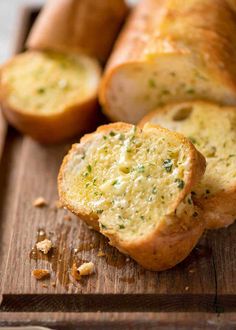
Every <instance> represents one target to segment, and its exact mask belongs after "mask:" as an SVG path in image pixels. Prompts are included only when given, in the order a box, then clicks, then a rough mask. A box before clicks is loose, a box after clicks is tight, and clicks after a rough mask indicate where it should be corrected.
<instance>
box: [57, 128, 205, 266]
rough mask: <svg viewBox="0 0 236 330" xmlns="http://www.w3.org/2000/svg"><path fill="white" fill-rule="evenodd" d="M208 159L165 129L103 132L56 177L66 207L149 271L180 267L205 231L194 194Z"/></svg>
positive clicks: (79, 147) (75, 151)
mask: <svg viewBox="0 0 236 330" xmlns="http://www.w3.org/2000/svg"><path fill="white" fill-rule="evenodd" d="M204 171H205V159H204V158H203V156H202V155H201V154H200V153H199V152H198V151H197V150H196V149H195V148H194V146H193V145H192V144H191V143H190V142H189V141H188V140H187V139H186V138H184V137H183V136H182V135H180V134H176V133H174V132H170V131H168V130H166V129H163V128H161V127H159V126H154V125H147V126H145V127H144V128H143V130H141V129H140V128H136V127H134V126H132V125H129V124H125V123H116V124H110V125H106V126H101V127H99V128H98V129H97V131H96V132H94V133H93V134H89V135H86V136H84V137H83V138H82V139H81V141H80V143H79V144H75V145H74V146H73V147H72V149H71V151H70V152H69V154H68V155H67V156H66V157H65V159H64V161H63V164H62V166H61V169H60V173H59V177H58V188H59V195H60V199H61V201H62V203H63V205H64V206H65V207H66V208H68V209H69V210H70V211H72V212H73V213H75V214H76V215H78V216H79V217H80V218H81V219H83V220H84V221H85V222H86V223H87V224H88V225H90V226H92V227H93V228H94V229H96V230H99V231H100V232H101V233H102V234H103V235H105V236H107V237H108V238H109V240H110V244H111V245H113V246H114V247H116V248H117V249H119V250H120V251H121V252H123V253H125V254H128V255H130V256H131V257H132V258H134V259H135V260H136V261H137V262H138V263H139V264H141V265H142V266H143V267H145V268H147V269H150V270H156V271H161V270H165V269H168V268H171V267H173V266H175V265H176V264H177V263H179V262H181V261H182V260H183V259H184V258H185V257H186V256H187V255H188V254H189V253H190V251H191V250H192V249H193V247H194V246H195V245H196V243H197V242H198V240H199V238H200V236H201V235H202V233H203V230H204V228H205V224H204V222H203V221H202V219H201V213H200V212H199V210H198V208H197V207H196V206H195V205H194V204H193V202H192V199H191V195H190V192H191V190H192V187H193V186H194V185H195V184H196V183H197V182H199V180H201V178H202V176H203V173H204Z"/></svg>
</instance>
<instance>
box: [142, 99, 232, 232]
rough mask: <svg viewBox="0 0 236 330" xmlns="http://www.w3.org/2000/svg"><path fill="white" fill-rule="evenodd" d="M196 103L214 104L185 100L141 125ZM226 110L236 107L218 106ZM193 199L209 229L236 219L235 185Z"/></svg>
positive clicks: (167, 107)
mask: <svg viewBox="0 0 236 330" xmlns="http://www.w3.org/2000/svg"><path fill="white" fill-rule="evenodd" d="M195 104H196V105H201V106H202V107H205V108H207V107H208V106H212V105H213V103H210V102H206V101H196V102H183V103H176V104H172V105H167V106H165V107H162V108H159V109H157V110H154V111H152V112H150V113H149V114H147V115H146V116H145V117H144V118H143V119H142V120H141V121H140V123H139V127H141V128H142V127H143V126H144V125H146V124H147V123H148V122H151V120H152V118H154V117H156V115H157V114H158V116H160V117H161V114H162V113H166V112H168V109H172V108H175V107H176V106H181V107H185V108H188V107H193V106H194V105H195ZM226 110H227V111H232V112H235V111H236V109H235V108H234V107H218V111H222V112H225V111H226ZM219 120H220V114H219ZM193 200H194V202H195V204H196V205H198V207H199V208H200V209H201V210H202V216H203V218H204V221H205V223H206V228H207V229H220V228H223V227H228V226H230V225H231V224H233V223H234V222H235V220H236V187H234V186H232V187H230V188H228V189H224V190H220V191H218V192H217V193H215V194H214V195H210V196H205V197H204V196H203V197H202V198H201V197H199V198H196V197H195V196H193Z"/></svg>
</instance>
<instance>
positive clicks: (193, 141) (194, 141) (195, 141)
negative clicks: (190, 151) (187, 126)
mask: <svg viewBox="0 0 236 330" xmlns="http://www.w3.org/2000/svg"><path fill="white" fill-rule="evenodd" d="M188 139H189V140H190V142H192V143H193V144H196V143H197V140H196V139H195V138H194V137H192V136H189V138H188Z"/></svg>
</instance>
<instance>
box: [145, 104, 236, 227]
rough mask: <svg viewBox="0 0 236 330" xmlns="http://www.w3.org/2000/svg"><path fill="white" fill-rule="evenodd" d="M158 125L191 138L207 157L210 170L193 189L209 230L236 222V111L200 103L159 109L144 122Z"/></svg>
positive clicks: (230, 108)
mask: <svg viewBox="0 0 236 330" xmlns="http://www.w3.org/2000/svg"><path fill="white" fill-rule="evenodd" d="M147 122H150V123H152V124H158V125H161V126H163V127H166V128H168V129H171V130H174V131H177V132H179V133H182V134H184V135H185V136H186V137H188V138H189V139H190V140H191V141H192V142H193V143H194V145H195V147H196V148H197V149H198V150H199V151H200V152H201V153H202V154H203V155H204V156H205V158H206V160H207V168H206V172H205V175H204V177H203V179H202V180H201V182H200V183H199V184H198V185H197V186H196V187H195V188H194V189H193V199H194V200H195V202H196V203H197V204H198V205H199V206H200V207H201V208H202V209H203V217H204V218H205V221H206V225H207V228H210V229H216V228H221V227H227V226H229V225H230V224H232V223H233V222H234V221H235V219H236V108H234V107H226V106H225V107H221V106H219V105H216V104H212V103H208V102H202V101H196V102H186V103H179V104H174V105H168V106H165V107H163V108H159V109H157V110H156V111H154V112H151V113H150V114H148V115H147V116H146V117H145V118H143V120H142V121H141V123H140V126H143V125H145V124H146V123H147Z"/></svg>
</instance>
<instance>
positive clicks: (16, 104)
mask: <svg viewBox="0 0 236 330" xmlns="http://www.w3.org/2000/svg"><path fill="white" fill-rule="evenodd" d="M100 76H101V69H100V66H99V64H98V63H97V62H96V61H95V60H93V59H90V58H89V57H86V56H82V55H80V56H79V55H76V56H73V55H63V54H59V53H54V52H26V53H23V54H20V55H17V56H15V57H14V58H13V59H12V60H10V61H9V62H8V63H7V64H5V65H4V66H3V67H2V68H1V71H0V101H1V105H2V109H3V112H4V114H5V116H6V118H7V119H8V121H9V122H10V123H11V124H12V125H13V126H15V127H16V128H17V129H19V130H20V131H21V132H23V133H25V134H28V135H30V136H32V137H33V138H34V139H36V140H38V141H40V142H44V143H54V142H59V141H62V140H64V139H67V138H69V137H72V136H73V135H75V134H79V133H81V132H85V131H86V130H88V129H91V128H92V127H93V126H94V125H93V123H94V124H95V118H96V113H97V91H98V85H99V82H100Z"/></svg>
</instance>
